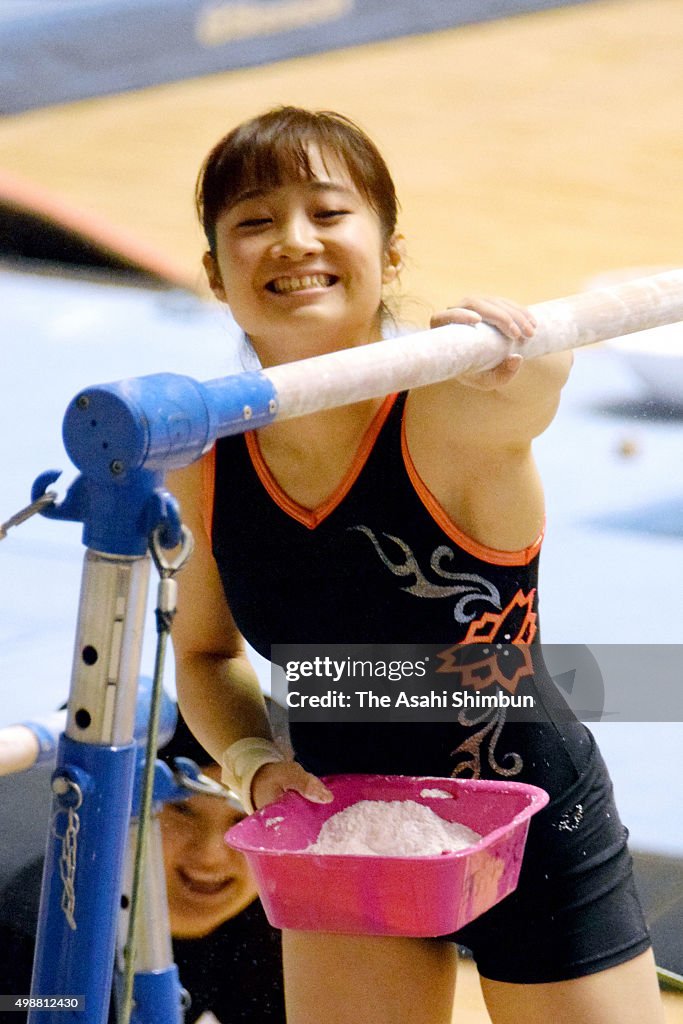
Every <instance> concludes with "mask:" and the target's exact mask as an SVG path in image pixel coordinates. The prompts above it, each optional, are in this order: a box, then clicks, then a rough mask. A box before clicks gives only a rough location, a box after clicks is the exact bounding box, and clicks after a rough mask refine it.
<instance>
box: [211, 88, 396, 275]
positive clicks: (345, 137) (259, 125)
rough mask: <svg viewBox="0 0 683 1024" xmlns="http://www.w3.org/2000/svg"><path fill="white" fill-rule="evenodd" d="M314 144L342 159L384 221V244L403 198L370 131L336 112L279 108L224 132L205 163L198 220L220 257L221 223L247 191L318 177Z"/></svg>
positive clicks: (354, 180)
mask: <svg viewBox="0 0 683 1024" xmlns="http://www.w3.org/2000/svg"><path fill="white" fill-rule="evenodd" d="M311 146H315V147H316V148H317V149H318V150H319V152H320V154H321V157H322V159H323V162H324V159H325V154H326V153H328V154H333V155H334V156H336V157H338V158H340V159H341V160H342V161H343V162H344V164H345V166H346V168H347V170H348V172H349V175H350V176H351V180H352V181H353V183H354V185H355V187H356V188H357V189H358V191H359V192H360V194H361V195H362V196H364V198H365V199H366V200H367V202H368V203H369V205H370V206H371V207H372V209H373V210H374V211H375V213H376V214H377V216H378V217H379V219H380V224H381V226H382V234H383V237H384V241H385V244H386V243H387V242H388V241H389V239H390V238H391V236H392V235H393V233H394V231H395V229H396V217H397V214H398V200H397V198H396V189H395V187H394V183H393V181H392V178H391V175H390V173H389V169H388V168H387V165H386V163H385V162H384V159H383V157H382V155H381V153H380V152H379V150H378V149H377V147H376V146H375V144H374V142H372V140H371V139H369V138H368V136H367V135H366V134H365V132H364V131H363V130H362V129H361V128H359V127H358V125H356V124H354V122H353V121H351V120H349V118H347V117H344V116H343V115H342V114H336V113H334V112H333V111H328V110H320V111H312V110H304V109H302V108H300V107H278V108H276V109H274V110H269V111H268V112H267V113H265V114H261V115H259V116H258V117H254V118H252V119H251V120H249V121H245V122H244V123H243V124H241V125H239V126H238V127H237V128H235V129H233V131H231V132H229V133H228V134H227V135H225V136H224V137H223V138H222V139H220V141H219V142H217V143H216V145H215V146H214V147H213V149H212V150H211V152H210V153H209V154H208V156H207V157H206V159H205V160H204V163H203V164H202V167H201V170H200V172H199V176H198V178H197V186H196V203H197V213H198V216H199V220H200V222H201V224H202V227H203V228H204V233H205V234H206V238H207V241H208V243H209V249H210V251H211V252H212V253H213V254H214V255H215V250H216V222H217V220H218V218H219V217H220V215H221V214H222V213H223V212H224V211H225V210H227V209H229V208H230V206H232V205H233V204H234V203H235V202H237V201H238V199H239V197H240V195H242V194H243V193H244V192H245V191H246V190H247V189H252V188H265V189H270V188H278V187H279V186H281V185H283V184H285V183H287V182H291V181H296V180H299V179H301V178H303V179H304V180H307V181H310V180H312V179H313V178H314V174H313V170H312V168H311V164H310V159H309V153H310V147H311Z"/></svg>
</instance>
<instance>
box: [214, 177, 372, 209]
mask: <svg viewBox="0 0 683 1024" xmlns="http://www.w3.org/2000/svg"><path fill="white" fill-rule="evenodd" d="M306 184H307V185H310V187H311V188H312V189H313V190H314V191H315V192H343V193H345V194H346V195H348V196H352V195H353V194H354V190H353V189H350V188H349V187H348V185H342V183H341V182H335V181H318V180H317V179H316V178H312V179H311V180H310V181H307V182H306ZM274 187H275V188H278V187H280V186H277V185H276V186H274ZM273 190H274V189H273V187H272V186H271V187H268V188H264V187H262V186H259V187H256V188H249V189H246V191H244V192H240V194H239V195H238V196H237V198H236V199H235V202H234V203H233V204H232V205H233V206H237V205H238V203H245V202H247V200H249V199H260V198H261V197H262V196H265V195H267V194H268V193H269V192H272V191H273Z"/></svg>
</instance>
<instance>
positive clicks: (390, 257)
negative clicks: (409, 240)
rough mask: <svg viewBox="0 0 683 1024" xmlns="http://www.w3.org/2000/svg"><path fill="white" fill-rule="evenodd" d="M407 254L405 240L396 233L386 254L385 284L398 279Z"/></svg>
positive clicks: (383, 281)
mask: <svg viewBox="0 0 683 1024" xmlns="http://www.w3.org/2000/svg"><path fill="white" fill-rule="evenodd" d="M405 253H406V240H405V238H404V237H403V235H401V234H399V233H398V232H394V234H393V235H392V236H391V238H390V239H389V244H388V245H387V247H386V251H385V253H384V271H383V273H382V283H383V284H391V283H392V281H395V280H396V279H397V277H398V275H399V274H400V273H401V270H402V269H403V262H404V259H405Z"/></svg>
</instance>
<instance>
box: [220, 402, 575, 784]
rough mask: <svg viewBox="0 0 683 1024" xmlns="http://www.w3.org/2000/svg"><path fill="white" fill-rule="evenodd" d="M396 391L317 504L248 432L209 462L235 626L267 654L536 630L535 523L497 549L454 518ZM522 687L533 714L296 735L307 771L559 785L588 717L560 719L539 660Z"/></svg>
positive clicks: (570, 776)
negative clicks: (427, 473) (302, 497)
mask: <svg viewBox="0 0 683 1024" xmlns="http://www.w3.org/2000/svg"><path fill="white" fill-rule="evenodd" d="M405 398H406V395H405V393H403V394H401V395H398V396H396V395H394V396H390V397H389V398H387V399H386V400H385V402H384V403H383V405H382V406H381V408H380V409H379V411H378V413H377V414H376V416H375V417H374V419H373V421H372V423H371V424H370V426H369V428H368V430H367V431H366V433H365V436H364V438H363V440H362V442H361V445H360V447H359V449H358V451H357V453H356V457H355V459H354V462H353V464H352V466H351V467H350V469H349V470H348V472H347V473H346V475H345V477H344V479H343V480H342V482H341V484H340V485H339V486H338V488H337V489H336V491H335V492H334V493H333V494H332V495H331V496H330V497H329V498H328V499H327V500H326V501H325V502H324V504H322V505H321V506H320V507H318V508H316V509H313V510H309V509H305V508H302V507H301V506H299V505H297V504H296V503H295V502H293V501H292V500H291V499H290V498H289V497H288V495H286V494H285V493H284V492H283V491H282V489H281V488H280V487H279V485H278V483H277V482H276V480H275V479H274V478H273V476H272V474H271V473H270V471H269V469H268V466H267V465H266V463H265V461H264V459H263V457H262V455H261V451H260V449H259V445H258V440H257V437H256V435H255V434H253V433H251V434H247V435H246V436H245V437H237V438H226V439H224V440H221V441H219V442H218V444H217V446H216V450H215V456H214V458H213V460H212V462H210V463H209V465H208V466H207V468H208V470H209V473H208V476H209V479H210V480H213V481H215V483H214V488H213V490H214V493H213V498H212V507H213V525H212V544H213V551H214V555H215V558H216V561H217V564H218V567H219V570H220V573H221V578H222V581H223V586H224V589H225V592H226V595H227V598H228V602H229V604H230V607H231V609H232V612H233V615H234V616H235V620H236V622H237V625H238V627H239V629H240V631H241V632H242V633H243V635H244V636H245V637H246V638H247V639H248V640H249V642H250V643H251V644H252V645H253V646H254V647H255V648H256V650H258V651H259V653H261V654H262V655H263V656H264V657H266V658H269V657H270V647H271V644H277V643H316V644H332V643H336V644H347V643H349V644H350V643H355V644H362V643H386V644H392V643H402V644H405V643H425V644H443V645H448V644H456V643H469V642H475V641H484V640H491V641H500V642H501V643H505V644H510V643H515V642H517V643H523V644H529V645H531V644H533V643H534V641H535V640H536V639H537V636H538V594H537V581H538V559H539V553H540V548H541V537H540V536H539V537H538V538H537V540H536V541H535V543H534V544H532V545H531V547H529V548H527V549H525V550H522V551H515V552H510V551H497V550H494V549H491V548H487V547H484V546H482V545H481V544H479V543H477V542H476V541H474V540H472V539H471V538H469V537H467V536H465V534H463V533H462V532H461V531H460V530H459V529H458V528H457V526H456V525H455V524H454V523H453V522H452V521H451V520H450V519H449V518H448V517H447V516H446V514H445V513H444V511H443V510H442V509H441V507H440V506H439V504H438V503H437V501H436V500H435V498H434V497H433V495H432V494H431V493H430V492H429V490H428V489H427V488H426V486H425V485H424V483H423V482H422V480H421V479H420V477H419V476H418V474H417V472H416V470H415V467H414V465H413V463H412V460H411V458H410V454H409V452H408V449H407V445H406V441H405V432H404V429H403V424H404V417H403V410H404V406H405ZM543 681H545V683H546V684H547V685H545V686H543V685H541V684H542V682H543ZM522 685H523V686H524V687H526V688H527V689H528V688H529V687H531V686H533V687H534V693H535V694H536V699H537V700H538V701H539V721H538V722H535V723H524V725H521V724H518V725H516V726H515V725H513V724H512V723H508V724H506V725H505V727H504V728H503V729H502V732H501V730H500V729H499V728H498V727H499V726H500V725H501V724H502V722H501V718H500V716H498V717H497V718H495V720H494V717H492V716H488V718H486V717H485V718H484V719H483V720H482V719H481V718H480V717H479V718H478V719H477V722H476V724H475V723H473V722H472V723H469V724H468V721H467V719H466V718H462V716H461V720H460V721H459V722H458V721H455V720H454V722H453V723H448V724H445V723H439V724H436V723H431V724H428V725H427V724H424V725H421V724H419V725H418V724H410V725H405V724H401V725H392V726H389V725H378V724H376V723H375V724H372V725H370V724H356V725H350V724H346V725H344V726H343V727H342V726H340V725H339V724H326V723H315V725H304V724H301V723H293V724H292V743H293V746H294V749H295V751H296V754H297V757H298V758H299V759H300V760H301V761H302V763H303V764H304V765H305V766H306V767H307V768H309V769H310V770H311V771H314V772H316V773H326V772H331V771H383V772H392V773H397V772H401V773H411V774H432V775H451V774H458V775H464V776H470V777H471V776H476V777H484V778H486V777H488V778H491V777H493V778H495V777H503V776H504V777H514V778H516V779H517V780H519V781H526V782H536V783H538V784H540V785H545V786H546V788H550V790H551V791H557V792H559V791H561V790H562V789H564V788H565V787H566V786H567V785H568V784H569V783H570V782H572V781H573V780H574V779H575V778H576V776H577V771H578V770H580V768H581V766H582V764H583V763H584V762H585V758H586V756H587V751H588V746H589V745H588V743H587V740H586V731H585V729H584V728H583V726H581V725H579V723H577V722H567V720H566V719H567V715H566V714H565V715H563V716H561V717H562V718H563V724H562V726H561V727H560V725H559V723H558V722H552V723H551V722H550V721H549V718H552V717H553V716H552V714H550V713H549V709H548V704H549V703H550V704H552V702H553V701H556V700H557V699H558V694H557V692H556V690H555V688H554V686H553V685H552V683H550V681H549V680H548V679H545V680H543V671H542V669H539V667H538V666H537V667H536V671H535V673H534V676H533V678H532V677H531V676H530V677H529V678H528V679H526V680H524V681H523V684H522ZM551 710H552V709H550V711H551ZM565 710H566V709H565ZM454 717H455V716H454ZM503 717H504V716H503ZM541 718H542V719H543V721H541V720H540V719H541ZM550 764H552V766H553V768H552V773H551V774H549V772H548V766H549V765H550Z"/></svg>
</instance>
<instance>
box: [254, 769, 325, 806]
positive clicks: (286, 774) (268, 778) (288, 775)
mask: <svg viewBox="0 0 683 1024" xmlns="http://www.w3.org/2000/svg"><path fill="white" fill-rule="evenodd" d="M288 792H295V793H300V794H301V796H303V797H305V799H306V800H310V801H311V802H312V803H316V804H327V803H330V801H331V800H333V799H334V797H333V794H332V793H331V792H330V790H329V789H328V788H327V786H325V785H324V783H322V782H321V781H320V779H318V778H316V776H315V775H311V774H310V772H307V771H305V770H304V769H303V768H302V767H301V765H300V764H297V763H296V761H280V762H278V763H277V764H265V765H263V766H262V767H261V768H259V770H258V771H257V772H256V774H255V775H254V779H253V781H252V786H251V793H252V800H253V803H254V807H256V808H259V809H260V808H261V807H265V805H266V804H270V803H272V802H273V801H274V800H278V799H279V798H280V797H281V796H283V795H284V794H285V793H288Z"/></svg>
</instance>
